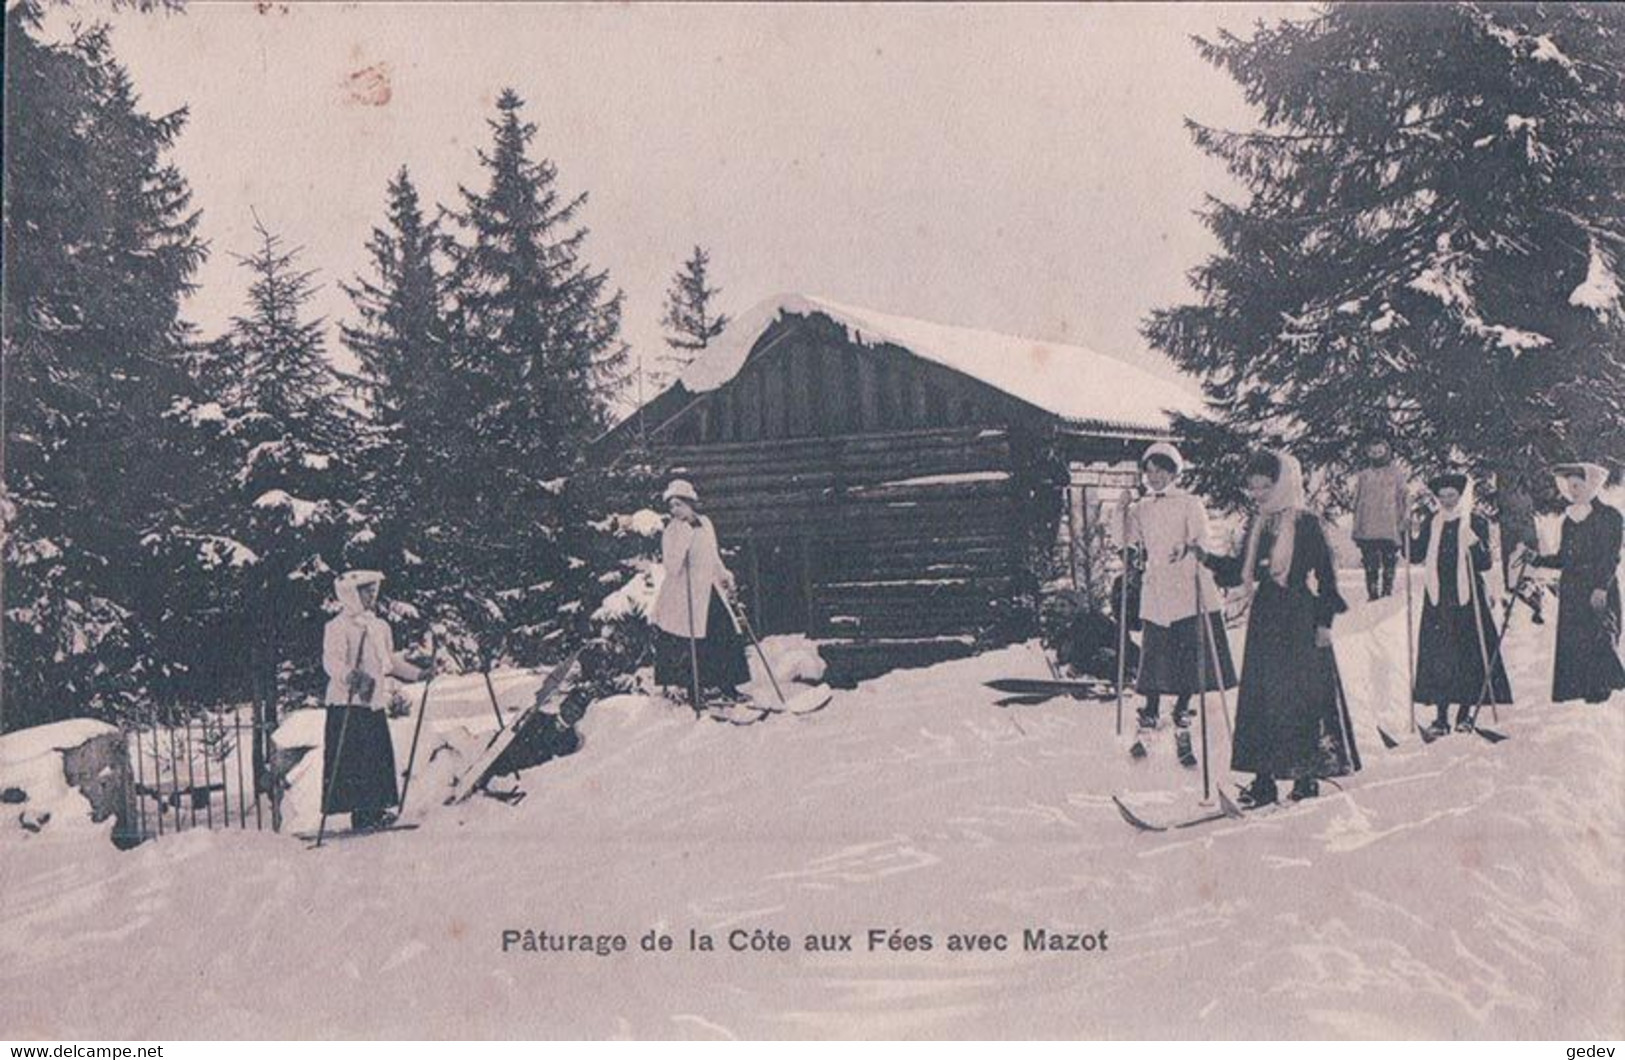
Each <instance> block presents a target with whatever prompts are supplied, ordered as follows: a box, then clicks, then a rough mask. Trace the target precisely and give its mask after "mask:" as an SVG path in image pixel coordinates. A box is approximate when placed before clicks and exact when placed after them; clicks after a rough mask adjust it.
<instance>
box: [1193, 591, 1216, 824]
mask: <svg viewBox="0 0 1625 1060" xmlns="http://www.w3.org/2000/svg"><path fill="white" fill-rule="evenodd" d="M1195 577H1196V695H1197V702H1198V709H1199V711H1200V714H1199V717H1200V719H1201V723H1202V802H1203V803H1207V802H1210V801H1212V799H1213V785H1212V782H1211V780H1210V778H1209V775H1208V762H1207V757H1208V756H1207V653H1206V652H1205V651H1203V650H1202V648H1203V642H1204V641H1205V640H1206V639H1207V638H1206V636H1205V633H1206V630H1205V628H1204V627H1206V625H1207V616H1206V615H1204V614H1202V562H1201V560H1197V562H1196V575H1195ZM1221 683H1222V682H1221Z"/></svg>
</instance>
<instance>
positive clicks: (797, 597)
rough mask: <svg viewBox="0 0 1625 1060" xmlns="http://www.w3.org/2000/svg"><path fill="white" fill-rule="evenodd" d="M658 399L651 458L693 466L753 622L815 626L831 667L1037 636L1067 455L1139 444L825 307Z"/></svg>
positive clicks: (772, 626) (679, 471)
mask: <svg viewBox="0 0 1625 1060" xmlns="http://www.w3.org/2000/svg"><path fill="white" fill-rule="evenodd" d="M674 397H675V398H676V399H677V401H678V402H681V403H680V404H677V405H676V407H673V405H672V403H671V402H672V399H673V398H674ZM660 401H666V402H667V404H666V405H664V406H663V407H662V408H661V415H660V417H659V422H658V423H655V424H651V425H649V426H648V428H647V433H646V437H647V445H648V453H647V456H648V458H649V460H650V462H651V463H652V464H653V465H654V466H656V467H657V468H659V469H661V470H663V471H664V472H665V473H666V474H667V475H668V476H670V477H682V478H687V479H689V480H690V481H692V482H693V483H694V485H695V487H696V489H697V490H698V492H699V494H700V497H701V499H702V506H703V508H704V510H705V511H706V512H707V513H708V514H710V515H711V516H712V518H713V519H714V521H715V523H716V526H717V532H718V536H719V538H720V541H721V544H722V548H723V552H724V555H725V557H726V558H727V560H728V563H729V566H730V567H731V568H732V569H733V571H734V573H735V575H736V576H737V578H738V579H739V582H740V588H741V593H742V595H743V599H744V602H745V604H746V606H747V607H748V608H749V609H750V610H751V612H752V613H753V616H754V620H755V622H756V625H757V627H758V632H760V633H763V634H767V633H792V632H805V633H807V634H808V635H809V636H811V637H813V638H814V639H817V640H819V641H821V642H824V644H823V646H822V648H821V650H822V653H823V655H824V657H825V659H826V661H827V662H828V663H829V664H830V680H832V681H833V682H836V683H850V682H853V681H856V680H861V679H863V678H866V677H869V676H873V675H875V674H878V673H883V672H885V671H887V670H890V669H895V668H898V667H902V666H910V665H922V664H927V663H931V662H935V661H939V660H941V659H945V658H954V657H959V656H964V655H969V654H971V653H972V652H973V651H975V650H977V649H978V648H981V647H986V646H991V645H994V644H1000V643H1008V642H1010V641H1012V640H1016V639H1020V638H1022V637H1026V636H1029V635H1031V634H1032V633H1033V632H1034V629H1035V620H1036V609H1037V600H1038V592H1039V580H1040V578H1045V577H1051V576H1053V573H1054V568H1055V567H1056V566H1057V565H1063V564H1064V562H1065V560H1064V559H1063V558H1061V557H1064V556H1065V554H1066V553H1065V548H1064V545H1063V543H1064V542H1066V541H1067V540H1069V536H1070V535H1069V533H1068V530H1067V502H1068V496H1069V494H1068V488H1067V487H1068V481H1069V476H1068V465H1069V463H1070V464H1072V465H1074V466H1075V465H1077V464H1078V463H1080V462H1083V463H1085V464H1088V465H1093V466H1102V467H1103V466H1107V465H1109V464H1112V463H1119V462H1121V461H1123V460H1129V461H1132V460H1133V459H1134V457H1135V456H1136V455H1137V454H1138V451H1139V448H1141V447H1143V444H1144V442H1143V441H1142V440H1139V439H1137V438H1136V439H1130V438H1126V437H1116V436H1109V435H1108V436H1101V437H1096V436H1092V435H1091V436H1087V437H1078V436H1076V435H1074V436H1071V437H1062V435H1061V434H1060V433H1059V432H1058V430H1057V428H1058V426H1059V423H1058V420H1057V418H1056V417H1054V416H1053V415H1051V414H1050V413H1048V412H1045V411H1043V410H1041V409H1037V408H1035V407H1033V406H1031V405H1029V404H1027V403H1025V402H1022V401H1019V400H1017V399H1015V398H1012V397H1010V396H1009V395H1008V394H1006V393H1004V392H1003V391H1001V390H998V389H996V388H994V387H992V386H989V385H987V384H985V383H983V382H981V381H980V380H977V379H974V378H971V377H969V376H966V375H964V374H962V373H959V372H956V371H953V370H951V369H948V368H945V367H943V366H941V365H938V364H935V363H934V362H931V361H927V360H925V359H923V358H920V357H917V356H915V355H913V354H912V353H910V352H909V351H907V350H905V349H901V348H899V347H895V346H881V347H878V348H871V347H868V346H864V345H861V344H859V343H855V342H853V341H852V340H851V339H850V338H849V336H848V335H847V333H846V330H845V328H844V327H842V326H841V325H839V324H837V323H835V322H834V321H831V320H829V319H827V318H824V317H821V316H816V315H815V316H809V317H786V318H784V319H781V320H780V321H779V322H778V323H776V324H775V325H773V327H771V328H769V329H768V330H767V331H766V332H764V333H763V334H762V336H761V337H760V338H759V339H758V340H757V342H756V343H755V344H754V345H753V347H752V350H751V354H750V356H749V357H748V358H747V359H746V362H745V364H744V366H743V367H742V368H741V369H740V370H739V372H738V373H737V374H736V375H735V376H734V377H733V378H732V379H731V380H730V381H729V382H727V383H726V384H724V385H722V386H720V387H718V388H717V389H716V390H712V391H709V392H706V393H703V394H699V395H697V396H696V395H683V394H681V393H677V394H667V395H662V398H661V399H657V402H656V403H651V405H650V406H649V408H650V409H654V408H655V407H656V404H657V403H658V402H660ZM639 433H640V434H642V433H644V432H642V431H640V432H639ZM621 439H622V443H623V444H624V443H627V442H630V439H631V433H630V431H629V430H627V431H625V432H624V433H622V435H621Z"/></svg>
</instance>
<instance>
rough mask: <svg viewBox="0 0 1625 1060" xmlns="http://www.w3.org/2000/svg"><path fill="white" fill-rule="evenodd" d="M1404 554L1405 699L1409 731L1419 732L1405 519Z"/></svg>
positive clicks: (1408, 536) (1408, 538) (1408, 539)
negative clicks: (1409, 713)
mask: <svg viewBox="0 0 1625 1060" xmlns="http://www.w3.org/2000/svg"><path fill="white" fill-rule="evenodd" d="M1404 538H1405V554H1404V555H1403V556H1401V557H1400V559H1401V560H1403V561H1404V563H1405V701H1406V702H1407V703H1408V704H1409V705H1410V708H1411V731H1412V732H1414V733H1420V732H1421V731H1422V728H1421V726H1420V725H1418V724H1417V721H1416V647H1415V645H1414V644H1412V643H1411V640H1412V636H1413V631H1412V626H1413V625H1414V624H1415V622H1416V619H1415V617H1414V611H1413V610H1412V609H1413V608H1414V607H1415V606H1416V605H1415V601H1414V600H1412V598H1411V523H1410V520H1409V519H1406V520H1405V526H1404Z"/></svg>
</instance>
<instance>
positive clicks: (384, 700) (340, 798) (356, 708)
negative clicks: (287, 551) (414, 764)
mask: <svg viewBox="0 0 1625 1060" xmlns="http://www.w3.org/2000/svg"><path fill="white" fill-rule="evenodd" d="M383 580H384V576H383V575H382V574H380V573H378V572H377V571H366V570H353V571H347V572H345V573H344V574H342V575H340V576H339V577H338V579H337V580H336V581H335V582H334V585H333V592H334V595H335V596H337V597H338V601H339V613H338V614H337V615H335V616H334V617H333V618H332V619H331V620H330V621H329V622H328V623H327V628H326V630H325V631H324V633H323V637H322V668H323V669H324V670H325V671H326V672H327V724H326V729H325V733H324V738H323V741H322V813H324V814H330V813H348V814H349V815H350V824H351V826H352V827H353V828H355V829H357V830H364V829H367V828H376V827H378V826H380V825H383V824H387V823H388V811H389V808H390V807H392V806H395V805H397V804H398V803H399V802H400V795H399V794H398V793H397V791H396V787H395V749H394V746H393V745H392V744H391V743H390V739H389V722H388V717H387V713H386V710H387V708H388V706H389V703H390V699H391V695H390V689H389V688H388V687H387V685H388V678H391V677H393V678H397V679H399V680H403V681H416V680H419V679H420V678H422V677H423V675H424V671H423V670H421V669H419V668H418V667H416V666H414V665H412V664H411V663H410V662H408V661H407V659H406V657H405V656H404V655H399V654H397V653H396V651H395V639H394V636H393V635H392V634H391V632H390V629H389V623H388V622H385V621H384V620H383V619H382V618H380V617H379V616H378V614H377V613H376V608H377V606H378V587H379V585H380V584H381V583H382V582H383ZM341 743H342V745H343V746H342V747H341V746H340V744H341Z"/></svg>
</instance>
